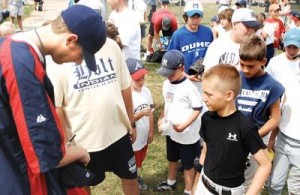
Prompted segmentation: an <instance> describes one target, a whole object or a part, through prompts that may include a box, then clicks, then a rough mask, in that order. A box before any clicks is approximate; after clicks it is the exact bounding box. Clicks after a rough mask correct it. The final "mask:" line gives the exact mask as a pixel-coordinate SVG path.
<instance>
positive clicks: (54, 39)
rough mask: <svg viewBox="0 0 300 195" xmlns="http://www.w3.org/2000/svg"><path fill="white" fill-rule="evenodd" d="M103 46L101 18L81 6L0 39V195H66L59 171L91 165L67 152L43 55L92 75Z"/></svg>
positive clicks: (73, 149) (79, 153)
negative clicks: (78, 66) (75, 165)
mask: <svg viewBox="0 0 300 195" xmlns="http://www.w3.org/2000/svg"><path fill="white" fill-rule="evenodd" d="M105 41H106V34H105V26H104V24H103V22H102V18H101V17H100V16H99V14H98V13H97V12H95V11H94V10H93V9H90V8H88V7H86V6H82V5H74V6H72V7H70V8H68V9H66V10H64V11H63V12H62V13H61V15H60V16H58V17H57V18H56V19H54V20H53V21H51V22H50V23H49V24H47V25H45V26H42V27H39V28H36V29H33V30H30V31H26V32H20V33H17V34H14V35H12V36H11V37H5V38H1V39H0V56H1V57H0V59H1V60H0V83H1V85H0V96H1V98H0V108H1V109H0V132H1V133H0V143H1V144H0V164H1V166H0V173H1V174H0V187H1V194H15V195H21V194H22V195H25V194H26V195H30V194H40V195H45V194H67V191H66V186H64V185H63V184H62V183H61V182H59V170H58V169H57V168H58V167H63V166H65V165H67V164H70V163H72V162H75V161H76V162H78V163H81V164H83V165H86V164H88V163H89V161H90V157H89V154H88V153H87V151H86V150H85V149H83V148H82V147H80V146H68V147H65V145H66V143H65V140H66V139H65V135H64V133H63V129H62V126H61V123H60V122H59V119H58V116H57V114H56V112H55V107H54V97H53V95H54V92H53V87H52V84H51V82H50V80H49V78H48V76H47V74H46V70H45V55H51V56H52V58H53V60H54V61H55V62H56V63H59V64H61V63H64V62H76V63H77V64H79V63H81V62H82V60H83V58H84V59H85V60H86V62H87V64H88V66H89V68H90V69H92V70H95V69H96V68H95V67H96V66H95V64H96V63H95V58H94V53H95V52H97V51H98V50H99V49H100V48H101V47H102V45H103V44H104V43H105ZM65 74H66V73H65ZM2 81H3V82H2ZM82 193H83V192H82ZM82 193H81V194H82Z"/></svg>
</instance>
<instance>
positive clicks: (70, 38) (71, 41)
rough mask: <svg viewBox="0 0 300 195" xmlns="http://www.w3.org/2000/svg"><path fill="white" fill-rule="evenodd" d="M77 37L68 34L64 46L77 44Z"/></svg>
mask: <svg viewBox="0 0 300 195" xmlns="http://www.w3.org/2000/svg"><path fill="white" fill-rule="evenodd" d="M77 42H78V36H77V35H75V34H70V35H68V36H67V38H66V45H70V44H75V45H76V44H78V43H77Z"/></svg>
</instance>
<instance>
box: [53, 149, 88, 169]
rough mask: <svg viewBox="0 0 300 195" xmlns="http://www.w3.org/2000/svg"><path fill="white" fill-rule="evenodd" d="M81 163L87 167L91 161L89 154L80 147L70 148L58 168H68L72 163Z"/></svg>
mask: <svg viewBox="0 0 300 195" xmlns="http://www.w3.org/2000/svg"><path fill="white" fill-rule="evenodd" d="M76 161H78V162H80V163H82V164H83V165H87V164H88V163H89V161H90V155H89V153H88V152H87V151H86V150H85V149H84V148H82V147H80V146H68V147H66V152H65V155H64V156H63V158H62V159H61V160H60V163H59V165H58V166H57V167H63V166H66V165H68V164H70V163H72V162H76Z"/></svg>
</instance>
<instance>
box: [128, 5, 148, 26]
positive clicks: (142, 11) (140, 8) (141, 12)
mask: <svg viewBox="0 0 300 195" xmlns="http://www.w3.org/2000/svg"><path fill="white" fill-rule="evenodd" d="M133 3H134V4H133ZM128 7H129V8H132V10H133V11H135V12H136V13H137V15H138V19H139V22H140V23H145V17H144V16H145V12H147V4H146V3H145V2H144V0H129V1H128Z"/></svg>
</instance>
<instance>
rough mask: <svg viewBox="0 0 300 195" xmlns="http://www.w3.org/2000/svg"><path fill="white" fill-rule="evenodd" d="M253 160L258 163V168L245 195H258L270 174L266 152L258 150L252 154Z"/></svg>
mask: <svg viewBox="0 0 300 195" xmlns="http://www.w3.org/2000/svg"><path fill="white" fill-rule="evenodd" d="M253 157H254V159H255V160H256V162H257V163H258V165H259V167H258V169H257V171H256V173H255V176H254V178H253V180H252V183H251V185H250V187H249V190H248V191H247V193H246V195H252V194H258V193H259V191H260V190H261V189H262V187H263V185H264V183H265V181H266V180H267V178H268V176H269V174H270V172H271V167H272V164H271V161H270V159H269V158H268V156H267V153H266V150H264V149H260V150H258V151H257V152H256V153H255V154H253Z"/></svg>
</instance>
